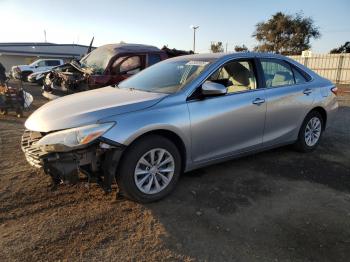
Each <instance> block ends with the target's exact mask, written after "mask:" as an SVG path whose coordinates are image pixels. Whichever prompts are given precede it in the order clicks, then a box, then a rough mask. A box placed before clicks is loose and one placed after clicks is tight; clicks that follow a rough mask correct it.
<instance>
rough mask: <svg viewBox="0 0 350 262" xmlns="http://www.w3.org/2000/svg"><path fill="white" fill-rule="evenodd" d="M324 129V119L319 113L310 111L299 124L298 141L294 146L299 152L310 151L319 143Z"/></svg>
mask: <svg viewBox="0 0 350 262" xmlns="http://www.w3.org/2000/svg"><path fill="white" fill-rule="evenodd" d="M323 130H324V121H323V118H322V116H321V114H320V113H319V112H317V111H311V112H310V113H309V114H308V115H307V116H306V117H305V119H304V122H303V124H302V125H301V128H300V131H299V135H298V141H297V142H296V143H295V147H296V149H297V150H298V151H300V152H310V151H313V150H315V149H316V147H317V146H318V144H319V143H320V140H321V137H322V134H323Z"/></svg>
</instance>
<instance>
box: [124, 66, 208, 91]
mask: <svg viewBox="0 0 350 262" xmlns="http://www.w3.org/2000/svg"><path fill="white" fill-rule="evenodd" d="M207 64H209V62H208V61H190V60H181V61H177V60H175V61H171V60H168V61H165V62H162V63H157V64H155V65H153V66H151V67H149V68H147V69H146V70H143V71H141V72H140V73H138V74H136V75H135V76H133V77H131V78H129V79H127V80H125V81H123V82H121V83H120V85H119V86H118V87H119V88H133V89H137V90H142V91H148V92H157V93H167V94H170V93H175V92H177V91H178V90H180V89H182V88H183V87H184V86H185V85H186V84H187V83H189V82H190V81H192V80H193V79H194V78H196V77H197V76H198V75H199V74H200V73H201V72H202V71H203V69H204V68H205V67H206V66H207Z"/></svg>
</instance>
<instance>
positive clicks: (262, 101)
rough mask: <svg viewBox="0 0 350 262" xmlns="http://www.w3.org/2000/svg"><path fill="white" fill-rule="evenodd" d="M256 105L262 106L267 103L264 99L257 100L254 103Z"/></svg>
mask: <svg viewBox="0 0 350 262" xmlns="http://www.w3.org/2000/svg"><path fill="white" fill-rule="evenodd" d="M252 103H253V104H254V105H258V106H260V105H261V104H263V103H265V99H262V98H256V99H254V100H253V102H252Z"/></svg>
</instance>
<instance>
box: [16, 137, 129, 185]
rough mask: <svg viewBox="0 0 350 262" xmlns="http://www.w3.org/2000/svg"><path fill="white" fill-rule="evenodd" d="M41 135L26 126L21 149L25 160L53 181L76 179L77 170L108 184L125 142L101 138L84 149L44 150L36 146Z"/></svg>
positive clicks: (111, 180) (112, 177)
mask: <svg viewBox="0 0 350 262" xmlns="http://www.w3.org/2000/svg"><path fill="white" fill-rule="evenodd" d="M43 136H44V135H43V134H41V133H39V132H32V131H29V130H25V132H24V134H23V136H22V151H23V152H24V155H25V157H26V159H27V161H28V163H29V164H30V165H32V166H34V167H36V168H42V169H43V170H44V171H45V173H46V174H48V175H50V176H51V177H52V178H53V180H54V181H57V182H61V181H67V182H71V183H75V182H77V181H78V180H79V177H78V174H79V172H81V173H83V174H85V175H87V176H88V177H89V178H92V177H95V178H96V180H97V181H104V188H107V189H108V188H110V187H111V184H112V182H113V181H114V177H115V174H116V170H117V166H118V163H119V159H120V157H121V155H122V152H123V150H124V148H125V146H123V145H120V144H117V143H114V142H112V141H108V140H105V139H100V140H98V141H96V143H93V144H91V145H89V146H88V147H86V148H84V149H79V150H73V151H70V152H44V151H42V150H41V149H39V148H38V147H36V146H35V143H36V142H37V141H39V140H40V139H41V138H42V137H43Z"/></svg>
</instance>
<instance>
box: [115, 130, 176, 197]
mask: <svg viewBox="0 0 350 262" xmlns="http://www.w3.org/2000/svg"><path fill="white" fill-rule="evenodd" d="M180 172H181V156H180V153H179V150H178V148H177V147H176V146H175V145H174V143H173V142H171V141H170V140H169V139H167V138H165V137H163V136H159V135H148V136H146V137H143V138H141V139H140V140H138V141H136V142H135V143H134V144H132V145H131V146H130V147H129V148H128V149H127V150H126V151H125V153H124V156H123V157H122V159H121V163H120V167H119V168H118V174H117V183H118V186H119V189H120V190H121V192H122V193H123V195H125V196H126V197H127V198H129V199H131V200H134V201H137V202H141V203H149V202H153V201H157V200H160V199H162V198H164V197H165V196H167V195H168V194H170V193H171V192H172V191H173V190H174V188H175V186H176V184H177V181H178V179H179V176H180Z"/></svg>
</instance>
